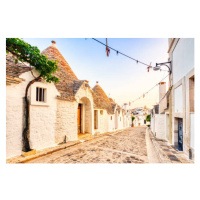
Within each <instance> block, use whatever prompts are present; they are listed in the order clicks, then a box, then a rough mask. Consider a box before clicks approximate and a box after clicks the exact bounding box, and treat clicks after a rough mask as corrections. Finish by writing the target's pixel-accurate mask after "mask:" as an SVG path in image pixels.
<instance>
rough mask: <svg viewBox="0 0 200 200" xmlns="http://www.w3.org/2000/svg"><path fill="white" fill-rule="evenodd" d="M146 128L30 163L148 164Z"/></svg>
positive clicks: (111, 136)
mask: <svg viewBox="0 0 200 200" xmlns="http://www.w3.org/2000/svg"><path fill="white" fill-rule="evenodd" d="M145 134H146V127H137V128H129V129H126V130H124V131H122V132H119V133H111V134H109V135H106V136H103V137H100V138H96V139H93V140H90V141H86V142H83V143H81V144H77V145H76V146H73V147H69V148H67V149H64V150H60V151H57V152H54V153H52V154H48V155H46V156H42V157H39V158H36V159H34V160H31V161H29V162H28V163H147V162H148V157H147V148H146V139H145Z"/></svg>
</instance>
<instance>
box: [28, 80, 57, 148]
mask: <svg viewBox="0 0 200 200" xmlns="http://www.w3.org/2000/svg"><path fill="white" fill-rule="evenodd" d="M36 87H40V88H45V89H46V102H36V101H35V100H36V96H35V94H36ZM57 95H59V92H58V91H57V89H56V87H55V85H54V83H47V82H35V83H34V84H33V85H31V94H30V98H31V102H30V147H31V149H37V150H38V149H43V148H47V147H51V146H54V145H55V123H56V112H57V98H56V97H57Z"/></svg>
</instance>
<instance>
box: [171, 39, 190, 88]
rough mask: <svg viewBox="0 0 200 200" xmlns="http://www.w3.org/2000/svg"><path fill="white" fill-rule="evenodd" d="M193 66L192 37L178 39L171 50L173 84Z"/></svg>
mask: <svg viewBox="0 0 200 200" xmlns="http://www.w3.org/2000/svg"><path fill="white" fill-rule="evenodd" d="M192 68H194V39H193V38H181V39H179V41H178V43H177V45H176V47H175V49H174V51H173V84H175V83H177V82H178V81H179V80H180V79H181V78H182V77H184V76H185V75H186V74H187V73H188V72H189V71H190V70H191V69H192Z"/></svg>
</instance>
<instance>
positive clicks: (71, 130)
mask: <svg viewBox="0 0 200 200" xmlns="http://www.w3.org/2000/svg"><path fill="white" fill-rule="evenodd" d="M77 107H78V103H77V102H69V101H64V100H57V113H56V131H55V142H56V143H57V144H58V143H62V142H64V139H65V136H66V140H67V141H73V140H76V139H78V137H77Z"/></svg>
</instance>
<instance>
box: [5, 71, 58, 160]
mask: <svg viewBox="0 0 200 200" xmlns="http://www.w3.org/2000/svg"><path fill="white" fill-rule="evenodd" d="M20 78H23V79H25V81H23V82H22V83H20V84H12V85H8V86H6V157H7V158H11V157H14V156H18V155H21V152H22V132H23V123H24V117H23V115H24V110H23V104H24V102H23V98H24V96H25V89H26V86H27V84H28V83H29V82H30V81H31V80H33V76H32V74H31V73H30V72H26V73H23V74H22V75H21V76H20ZM34 84H39V85H43V86H44V87H46V88H52V85H51V84H47V83H34ZM33 87H34V86H33ZM33 87H32V86H31V87H30V88H29V92H28V97H29V99H30V100H31V98H30V97H31V90H32V89H33ZM53 88H54V89H55V86H54V85H53ZM49 91H50V90H49ZM35 92H36V91H35ZM34 94H35V93H34ZM55 94H56V93H55ZM48 95H50V96H51V95H52V93H51V92H49V93H48ZM32 96H33V95H32ZM54 98H55V96H54ZM52 101H53V102H54V103H52ZM52 101H49V102H48V106H47V105H46V106H45V107H43V106H36V107H37V108H36V107H34V108H33V107H32V106H30V123H31V124H30V137H31V138H30V145H31V148H34V147H38V146H37V145H36V143H37V142H38V144H41V141H42V140H43V143H44V144H45V145H46V139H47V138H46V137H45V136H46V135H45V134H43V133H42V135H40V133H41V131H40V132H38V130H39V129H40V128H38V127H39V126H40V125H42V127H43V129H42V130H45V133H47V132H48V134H49V132H50V135H51V136H52V132H51V131H52V130H51V131H50V129H49V124H48V127H46V125H45V120H46V121H47V120H49V122H52V121H53V120H54V119H55V106H53V107H52V105H53V104H54V105H55V99H54V100H52ZM30 103H31V101H30ZM47 107H48V108H50V112H49V113H47V112H46V113H42V112H41V111H42V109H45V111H46V110H47ZM32 108H33V109H32ZM48 114H49V115H48ZM33 123H35V124H36V127H34V128H33V126H32V125H33ZM44 126H45V127H44ZM50 126H51V125H50ZM52 126H54V125H52ZM51 144H52V142H51Z"/></svg>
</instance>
